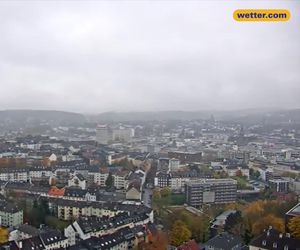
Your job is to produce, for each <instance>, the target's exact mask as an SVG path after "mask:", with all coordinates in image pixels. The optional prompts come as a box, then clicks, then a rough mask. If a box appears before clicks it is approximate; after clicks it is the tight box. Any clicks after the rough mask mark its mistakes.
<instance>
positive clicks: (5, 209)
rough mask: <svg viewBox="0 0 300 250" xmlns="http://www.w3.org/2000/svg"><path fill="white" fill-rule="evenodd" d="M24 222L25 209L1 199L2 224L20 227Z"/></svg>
mask: <svg viewBox="0 0 300 250" xmlns="http://www.w3.org/2000/svg"><path fill="white" fill-rule="evenodd" d="M22 224H23V210H22V209H20V208H18V207H17V206H16V205H14V204H12V203H9V202H6V201H0V225H1V226H4V227H18V226H20V225H22Z"/></svg>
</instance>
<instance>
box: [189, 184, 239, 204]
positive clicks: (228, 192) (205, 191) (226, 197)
mask: <svg viewBox="0 0 300 250" xmlns="http://www.w3.org/2000/svg"><path fill="white" fill-rule="evenodd" d="M185 196H186V203H187V204H188V205H190V206H193V207H199V206H201V205H203V204H209V203H214V204H223V203H231V202H235V201H236V197H237V181H236V180H233V179H198V180H191V181H189V182H186V183H185Z"/></svg>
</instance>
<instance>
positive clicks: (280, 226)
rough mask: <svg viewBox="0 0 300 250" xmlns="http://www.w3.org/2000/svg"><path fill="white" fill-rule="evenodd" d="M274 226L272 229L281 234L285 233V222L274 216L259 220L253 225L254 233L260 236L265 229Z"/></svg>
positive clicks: (270, 215)
mask: <svg viewBox="0 0 300 250" xmlns="http://www.w3.org/2000/svg"><path fill="white" fill-rule="evenodd" d="M269 226H272V228H274V229H276V230H278V231H279V232H281V233H283V232H284V220H283V219H281V218H278V217H276V216H275V215H273V214H269V215H267V216H264V217H261V218H257V221H256V222H255V223H254V224H253V227H252V233H253V234H254V235H258V234H260V233H262V232H263V231H264V229H266V228H268V227H269Z"/></svg>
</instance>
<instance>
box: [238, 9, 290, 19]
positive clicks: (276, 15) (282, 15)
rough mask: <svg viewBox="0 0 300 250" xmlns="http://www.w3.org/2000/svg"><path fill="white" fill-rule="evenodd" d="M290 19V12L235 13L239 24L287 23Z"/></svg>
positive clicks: (250, 11)
mask: <svg viewBox="0 0 300 250" xmlns="http://www.w3.org/2000/svg"><path fill="white" fill-rule="evenodd" d="M290 17H291V13H290V12H289V11H288V10H268V9H260V10H259V9H243V10H242V9H239V10H236V11H234V12H233V18H234V19H235V20H236V21H238V22H286V21H288V20H289V19H290Z"/></svg>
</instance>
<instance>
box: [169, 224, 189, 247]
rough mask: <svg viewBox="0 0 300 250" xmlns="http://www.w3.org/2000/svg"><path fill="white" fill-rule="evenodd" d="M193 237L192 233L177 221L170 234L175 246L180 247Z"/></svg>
mask: <svg viewBox="0 0 300 250" xmlns="http://www.w3.org/2000/svg"><path fill="white" fill-rule="evenodd" d="M191 236H192V233H191V231H190V230H189V229H188V228H187V226H186V225H185V224H184V223H183V222H182V221H180V220H177V221H175V223H174V224H173V227H172V231H171V233H170V241H171V244H172V245H174V246H179V245H181V244H182V243H183V242H185V241H188V240H189V239H190V238H191Z"/></svg>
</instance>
